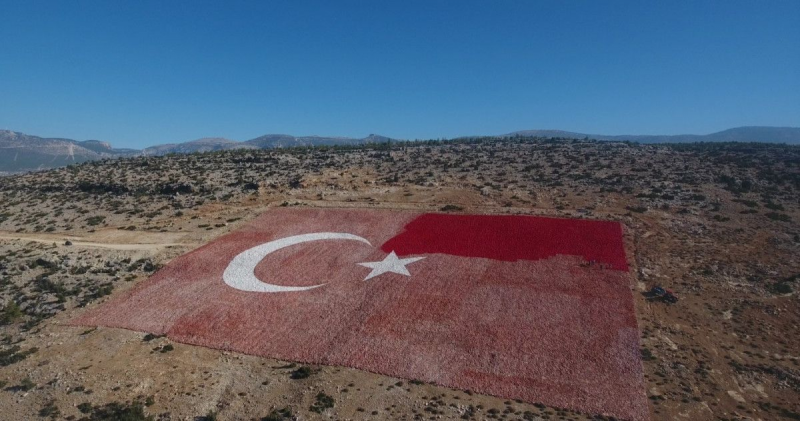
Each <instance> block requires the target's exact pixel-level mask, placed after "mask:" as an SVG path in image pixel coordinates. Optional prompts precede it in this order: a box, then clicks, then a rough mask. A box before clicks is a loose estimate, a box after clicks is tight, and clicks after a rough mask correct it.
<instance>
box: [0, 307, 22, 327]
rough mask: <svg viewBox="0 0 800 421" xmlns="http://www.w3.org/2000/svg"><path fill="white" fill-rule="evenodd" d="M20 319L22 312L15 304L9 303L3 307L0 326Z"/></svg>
mask: <svg viewBox="0 0 800 421" xmlns="http://www.w3.org/2000/svg"><path fill="white" fill-rule="evenodd" d="M20 317H22V310H21V309H20V308H19V306H18V305H17V303H15V302H13V301H9V303H8V304H6V306H5V307H3V312H2V314H0V325H7V324H11V323H14V322H15V321H17V320H18V319H19V318H20Z"/></svg>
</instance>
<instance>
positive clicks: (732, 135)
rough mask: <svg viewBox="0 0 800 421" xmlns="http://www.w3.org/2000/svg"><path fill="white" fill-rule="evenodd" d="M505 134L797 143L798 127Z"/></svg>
mask: <svg viewBox="0 0 800 421" xmlns="http://www.w3.org/2000/svg"><path fill="white" fill-rule="evenodd" d="M505 136H509V137H511V136H529V137H548V138H549V137H561V138H568V139H584V138H587V137H588V138H589V139H596V140H615V141H630V142H639V143H689V142H764V143H788V144H800V127H766V126H748V127H736V128H733V129H728V130H723V131H721V132H716V133H711V134H678V135H603V134H587V133H575V132H565V131H562V130H522V131H518V132H513V133H509V134H507V135H505Z"/></svg>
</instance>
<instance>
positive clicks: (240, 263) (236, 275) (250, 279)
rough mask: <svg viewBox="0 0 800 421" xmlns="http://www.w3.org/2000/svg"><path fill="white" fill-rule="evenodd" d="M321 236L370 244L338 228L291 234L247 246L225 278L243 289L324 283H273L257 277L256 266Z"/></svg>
mask: <svg viewBox="0 0 800 421" xmlns="http://www.w3.org/2000/svg"><path fill="white" fill-rule="evenodd" d="M318 240H355V241H360V242H362V243H366V244H369V245H372V244H370V242H369V241H367V240H366V239H365V238H362V237H359V236H357V235H353V234H346V233H338V232H315V233H311V234H301V235H294V236H291V237H285V238H280V239H277V240H274V241H270V242H268V243H264V244H261V245H260V246H255V247H253V248H250V249H247V250H245V251H243V252H241V253H239V254H238V255H236V257H234V258H233V260H231V262H230V263H229V264H228V267H227V268H225V273H223V274H222V279H223V280H224V281H225V283H226V284H228V286H230V287H233V288H236V289H238V290H242V291H250V292H291V291H306V290H309V289H314V288H318V287H321V286H323V285H325V284H319V285H312V286H307V287H291V286H283V285H275V284H269V283H266V282H263V281H261V280H259V279H258V278H257V277H256V274H255V270H256V266H257V265H258V263H259V262H261V261H262V260H264V258H265V257H267V255H268V254H270V253H272V252H275V251H277V250H280V249H282V248H285V247H289V246H293V245H295V244H301V243H307V242H309V241H318Z"/></svg>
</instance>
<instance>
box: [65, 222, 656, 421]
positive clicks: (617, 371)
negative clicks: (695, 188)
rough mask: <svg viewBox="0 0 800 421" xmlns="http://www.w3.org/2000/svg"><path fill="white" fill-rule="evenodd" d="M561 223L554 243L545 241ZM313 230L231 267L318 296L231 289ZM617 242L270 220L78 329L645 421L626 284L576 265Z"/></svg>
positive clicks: (480, 227) (531, 227)
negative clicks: (127, 332)
mask: <svg viewBox="0 0 800 421" xmlns="http://www.w3.org/2000/svg"><path fill="white" fill-rule="evenodd" d="M459 227H461V228H459ZM558 227H561V231H562V232H561V234H562V235H563V237H562V238H561V239H552V238H551V239H550V240H548V241H544V240H543V239H542V238H547V237H541V236H542V233H543V232H548V233H550V234H549V235H556V233H557V231H558ZM580 230H584V234H581V233H580ZM320 233H338V234H336V235H335V236H333V237H331V238H329V239H321V240H314V241H310V242H303V243H292V244H289V245H285V247H278V248H273V249H271V250H272V251H270V252H269V253H267V254H265V255H259V256H260V257H256V258H254V259H251V263H250V265H249V266H248V265H244V266H241V265H240V266H236V265H234V266H236V267H240V268H241V267H245V266H246V269H247V270H245V271H239V273H240V275H243V278H242V279H244V278H247V279H251V278H253V277H254V278H255V279H256V281H255V282H256V283H260V284H267V283H268V284H271V285H279V286H284V287H286V286H290V287H309V286H316V285H322V286H318V287H316V288H313V289H310V290H304V291H292V292H250V291H247V290H242V289H240V288H236V287H234V286H231V285H230V284H229V283H227V281H226V280H225V279H226V276H225V274H226V273H228V271H227V270H226V269H227V268H228V267H229V265H233V262H234V261H238V259H239V257H241V256H243V255H248V253H250V251H252V250H254V249H259V248H261V247H264V246H270V247H271V245H275V244H277V243H281V241H285V240H286V239H292V238H295V239H296V238H297V237H298V236H304V237H307V236H308V235H316V236H319V234H320ZM343 233H346V234H348V235H350V236H356V237H355V238H356V239H353V238H350V239H347V237H346V236H344V237H343ZM521 233H527V234H525V235H522V234H521ZM534 233H538V235H539V238H538V239H537V237H536V235H534ZM334 237H335V238H334ZM359 239H360V240H359ZM362 240H363V241H362ZM283 244H288V243H283ZM542 244H545V245H542ZM621 244H622V238H621V230H620V229H619V226H618V225H617V224H615V223H608V222H598V221H575V220H558V219H551V218H547V219H545V218H537V217H522V216H514V217H505V216H503V217H491V216H456V215H420V214H417V213H412V212H395V211H377V210H356V209H350V210H333V209H275V210H271V211H269V212H266V213H265V214H263V215H261V216H260V217H258V218H257V219H255V220H254V221H252V222H250V223H249V224H247V225H246V226H244V227H243V228H242V229H240V230H238V231H237V232H234V233H231V234H229V235H226V236H223V237H221V238H218V239H216V240H214V241H212V242H211V243H209V244H207V245H205V246H203V247H201V248H199V249H197V250H194V251H192V252H191V253H188V254H186V255H184V256H181V257H179V258H177V259H175V260H173V261H172V262H170V263H169V264H168V265H167V266H165V267H164V268H163V269H162V270H160V271H159V272H157V273H156V274H155V275H153V276H152V277H151V278H150V279H148V280H147V281H145V282H142V283H139V284H137V285H136V286H135V287H134V288H132V289H131V290H130V291H129V292H127V293H125V294H122V295H116V296H114V297H112V300H111V301H109V302H107V303H105V304H103V305H101V306H100V307H97V308H94V309H91V310H89V311H87V312H86V313H85V314H84V315H82V316H81V317H80V318H79V319H78V320H76V321H74V323H75V324H81V325H103V326H111V327H122V328H127V329H134V330H140V331H146V332H151V333H156V334H167V335H168V336H169V337H170V338H171V339H172V340H175V341H178V342H184V343H189V344H196V345H202V346H208V347H212V348H218V349H227V350H232V351H238V352H243V353H248V354H254V355H261V356H265V357H271V358H277V359H281V360H290V361H299V362H303V363H314V364H328V365H339V366H348V367H354V368H359V369H363V370H368V371H372V372H377V373H382V374H387V375H390V376H395V377H402V378H408V379H418V380H422V381H426V382H431V383H435V384H439V385H444V386H448V387H454V388H460V389H469V390H473V391H475V392H478V393H485V394H491V395H496V396H501V397H504V398H509V399H522V400H525V401H528V402H541V403H545V404H548V405H553V406H557V407H564V408H571V409H575V410H580V411H585V412H589V413H595V414H596V413H604V414H609V415H614V416H616V417H618V418H623V419H634V420H645V419H647V417H648V415H647V414H648V412H647V403H646V397H645V394H644V383H643V374H642V366H641V361H640V351H639V342H638V338H639V334H638V330H637V327H636V317H635V314H634V308H633V299H632V294H631V290H630V279H629V277H628V273H627V272H625V271H622V270H608V269H604V268H603V266H601V265H585V264H583V263H584V262H585V261H586V260H593V259H596V260H599V261H604V262H607V263H608V264H609V265H612V266H614V268H615V269H620V268H624V266H623V264H624V254H622V251H621V248H620V247H621ZM381 245H384V246H385V248H384V249H383V250H382V249H381ZM509 245H514V247H511V246H509ZM390 249H392V250H396V251H397V252H398V253H399V254H400V257H399V258H398V257H397V256H393V255H392V254H391V251H392V250H390ZM529 249H530V250H529ZM604 249H607V250H604ZM387 250H388V252H387ZM475 256H481V257H475ZM548 256H549V257H548ZM419 258H422V259H419ZM537 259H538V260H537ZM376 262H383V263H376ZM385 262H394V263H392V264H389V265H386V264H385ZM401 262H402V264H401ZM360 263H368V264H367V266H366V267H365V266H364V265H361V264H360ZM376 268H377V269H380V274H378V275H375V276H373V277H370V279H368V280H365V278H367V277H368V276H370V275H372V274H373V271H375V270H376ZM246 275H252V276H251V277H249V278H248V276H246ZM228 279H230V278H228ZM237 279H238V278H237Z"/></svg>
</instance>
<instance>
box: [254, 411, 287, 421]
mask: <svg viewBox="0 0 800 421" xmlns="http://www.w3.org/2000/svg"><path fill="white" fill-rule="evenodd" d="M291 419H294V414H293V413H292V410H291V408H281V409H273V410H272V412H270V413H269V415H267V416H266V417H264V418H261V421H283V420H291Z"/></svg>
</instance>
